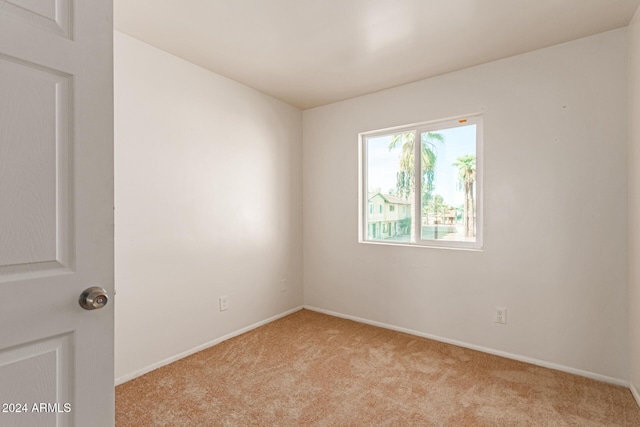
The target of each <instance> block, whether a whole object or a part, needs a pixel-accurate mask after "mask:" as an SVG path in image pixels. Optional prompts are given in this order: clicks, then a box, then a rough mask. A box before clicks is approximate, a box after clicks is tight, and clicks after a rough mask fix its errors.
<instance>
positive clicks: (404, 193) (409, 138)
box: [389, 132, 444, 199]
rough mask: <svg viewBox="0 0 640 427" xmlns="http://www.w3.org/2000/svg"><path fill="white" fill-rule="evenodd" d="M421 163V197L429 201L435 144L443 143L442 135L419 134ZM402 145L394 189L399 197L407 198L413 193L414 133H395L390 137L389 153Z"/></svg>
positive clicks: (431, 133)
mask: <svg viewBox="0 0 640 427" xmlns="http://www.w3.org/2000/svg"><path fill="white" fill-rule="evenodd" d="M421 142H422V144H421V150H420V154H421V157H422V159H421V161H422V177H421V179H422V181H421V182H422V195H423V198H426V199H429V198H430V195H431V192H432V191H433V177H434V171H435V166H436V157H437V150H436V142H444V137H443V136H442V134H439V133H436V132H426V133H422V134H421ZM398 145H402V153H401V155H400V170H399V171H398V174H397V181H396V189H397V191H398V195H399V196H400V197H404V198H409V196H410V195H411V194H413V191H414V178H415V176H414V175H415V171H414V163H415V162H414V159H415V155H414V153H415V133H414V132H405V133H397V134H395V135H393V136H392V137H391V143H390V144H389V151H391V150H393V149H394V148H396V147H397V146H398Z"/></svg>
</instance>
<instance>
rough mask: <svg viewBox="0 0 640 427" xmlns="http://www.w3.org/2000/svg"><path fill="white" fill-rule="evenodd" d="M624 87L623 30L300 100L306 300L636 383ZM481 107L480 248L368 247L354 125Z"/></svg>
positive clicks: (360, 128)
mask: <svg viewBox="0 0 640 427" xmlns="http://www.w3.org/2000/svg"><path fill="white" fill-rule="evenodd" d="M469 48H470V49H472V48H473V47H472V46H469ZM398 66H402V64H398ZM626 90H627V42H626V30H625V29H620V30H614V31H611V32H607V33H603V34H600V35H597V36H593V37H589V38H585V39H580V40H577V41H574V42H570V43H566V44H562V45H558V46H554V47H550V48H546V49H543V50H539V51H535V52H531V53H527V54H523V55H519V56H515V57H511V58H507V59H504V60H500V61H496V62H491V63H487V64H485V65H482V66H478V67H474V68H469V69H465V70H462V71H459V72H454V73H450V74H446V75H442V76H439V77H435V78H431V79H427V80H423V81H420V82H416V83H413V84H409V85H405V86H400V87H397V88H394V89H390V90H385V91H382V92H378V93H374V94H370V95H367V96H362V97H358V98H354V99H351V100H347V101H344V102H340V103H336V104H332V105H327V106H324V107H319V108H315V109H311V110H306V111H304V112H303V144H304V148H303V182H304V187H303V205H304V210H303V224H304V226H303V229H304V234H303V242H304V243H303V245H304V299H305V305H308V306H312V307H316V308H319V309H322V310H329V311H332V312H336V313H342V314H345V315H348V316H353V317H357V318H361V319H368V320H371V321H375V322H380V323H383V324H387V325H394V326H396V327H401V328H406V329H409V330H414V331H418V332H421V333H424V334H430V335H432V336H438V337H442V338H444V339H448V340H455V341H458V342H462V343H467V344H469V345H473V346H478V347H484V348H488V349H492V350H495V351H500V352H505V353H511V354H514V355H520V356H523V357H526V358H529V359H535V360H539V361H544V362H548V363H551V364H555V365H558V366H566V367H569V368H571V369H573V370H578V371H584V372H590V373H594V374H597V375H600V376H602V377H603V378H609V379H611V380H614V381H617V382H619V383H620V382H621V383H624V382H625V381H628V364H629V362H628V355H629V354H628V327H627V250H626V248H627V238H626V227H627V219H626V218H627V214H626V209H627V204H626V193H627V189H626V179H627V167H626V152H627V148H626V141H627V129H626V126H627V96H626ZM478 112H480V113H483V115H484V169H485V175H484V224H483V226H484V248H483V250H482V251H461V250H447V249H431V248H412V247H393V246H383V245H371V244H361V243H358V133H359V132H365V131H371V130H375V129H381V128H386V127H391V126H399V125H404V124H409V123H416V122H422V121H430V120H436V119H442V118H448V117H454V116H459V115H463V114H469V113H478ZM496 306H500V307H506V308H507V310H508V316H507V319H508V323H507V324H506V325H500V324H496V323H494V321H493V316H494V307H496Z"/></svg>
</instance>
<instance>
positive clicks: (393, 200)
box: [368, 193, 411, 205]
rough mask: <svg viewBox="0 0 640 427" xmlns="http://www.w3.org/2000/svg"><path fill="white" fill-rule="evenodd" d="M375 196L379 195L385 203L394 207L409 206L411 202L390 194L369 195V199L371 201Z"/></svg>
mask: <svg viewBox="0 0 640 427" xmlns="http://www.w3.org/2000/svg"><path fill="white" fill-rule="evenodd" d="M377 195H380V197H382V198H383V199H384V201H385V202H387V203H393V204H395V205H410V204H411V202H409V201H407V200H405V199H403V198H402V197H398V196H394V195H392V194H382V193H369V199H368V200H371V199H373V198H374V197H376V196H377Z"/></svg>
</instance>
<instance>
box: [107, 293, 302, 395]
mask: <svg viewBox="0 0 640 427" xmlns="http://www.w3.org/2000/svg"><path fill="white" fill-rule="evenodd" d="M303 308H304V307H303V306H299V307H296V308H292V309H291V310H287V311H285V312H284V313H280V314H276V315H275V316H272V317H269V318H268V319H265V320H262V321H260V322H257V323H254V324H253V325H249V326H247V327H244V328H242V329H238V330H237V331H234V332H231V333H230V334H227V335H224V336H222V337H220V338H216V339H214V340H212V341H209V342H206V343H204V344H201V345H199V346H197V347H194V348H192V349H190V350H187V351H183V352H182V353H179V354H176V355H175V356H171V357H168V358H166V359H164V360H161V361H160V362H156V363H153V364H151V365H149V366H147V367H144V368H142V369H139V370H137V371H135V372H132V373H130V374H126V375H123V376H121V377H119V378H116V380H115V385H116V386H119V385H120V384H123V383H126V382H127V381H130V380H132V379H134V378H137V377H139V376H142V375H144V374H146V373H149V372H151V371H154V370H156V369H158V368H161V367H163V366H165V365H168V364H170V363H173V362H175V361H176V360H180V359H182V358H184V357H187V356H191V355H192V354H194V353H197V352H199V351H202V350H205V349H207V348H209V347H213V346H214V345H216V344H220V343H221V342H223V341H226V340H228V339H231V338H233V337H237V336H238V335H242V334H244V333H245V332H249V331H251V330H253V329H256V328H259V327H260V326H263V325H266V324H267V323H271V322H273V321H274V320H278V319H280V318H282V317H285V316H288V315H290V314H292V313H295V312H296V311H300V310H302V309H303Z"/></svg>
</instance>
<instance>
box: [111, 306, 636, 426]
mask: <svg viewBox="0 0 640 427" xmlns="http://www.w3.org/2000/svg"><path fill="white" fill-rule="evenodd" d="M116 425H117V426H118V427H125V426H136V427H140V426H306V425H317V426H640V409H639V408H638V406H637V405H636V403H635V401H634V399H633V397H632V395H631V392H630V391H629V390H628V389H626V388H624V387H618V386H613V385H609V384H604V383H601V382H597V381H593V380H589V379H586V378H582V377H579V376H575V375H570V374H566V373H563V372H558V371H553V370H550V369H545V368H540V367H537V366H533V365H529V364H526V363H521V362H516V361H513V360H509V359H504V358H501V357H497V356H492V355H488V354H484V353H480V352H477V351H473V350H468V349H464V348H460V347H455V346H452V345H448V344H442V343H439V342H435V341H431V340H427V339H423V338H418V337H415V336H412V335H407V334H403V333H399V332H393V331H389V330H385V329H381V328H376V327H372V326H368V325H363V324H359V323H356V322H352V321H349V320H344V319H339V318H335V317H331V316H327V315H323V314H319V313H315V312H311V311H308V310H302V311H299V312H297V313H294V314H292V315H290V316H287V317H285V318H283V319H280V320H277V321H275V322H272V323H270V324H268V325H265V326H262V327H260V328H258V329H255V330H253V331H251V332H248V333H246V334H244V335H241V336H239V337H236V338H233V339H231V340H228V341H226V342H223V343H221V344H219V345H217V346H214V347H212V348H210V349H207V350H204V351H201V352H199V353H197V354H194V355H192V356H190V357H187V358H185V359H182V360H179V361H177V362H175V363H172V364H171V365H168V366H165V367H163V368H160V369H158V370H156V371H153V372H151V373H149V374H147V375H144V376H142V377H139V378H137V379H135V380H132V381H129V382H127V383H125V384H123V385H121V386H119V387H117V388H116Z"/></svg>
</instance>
